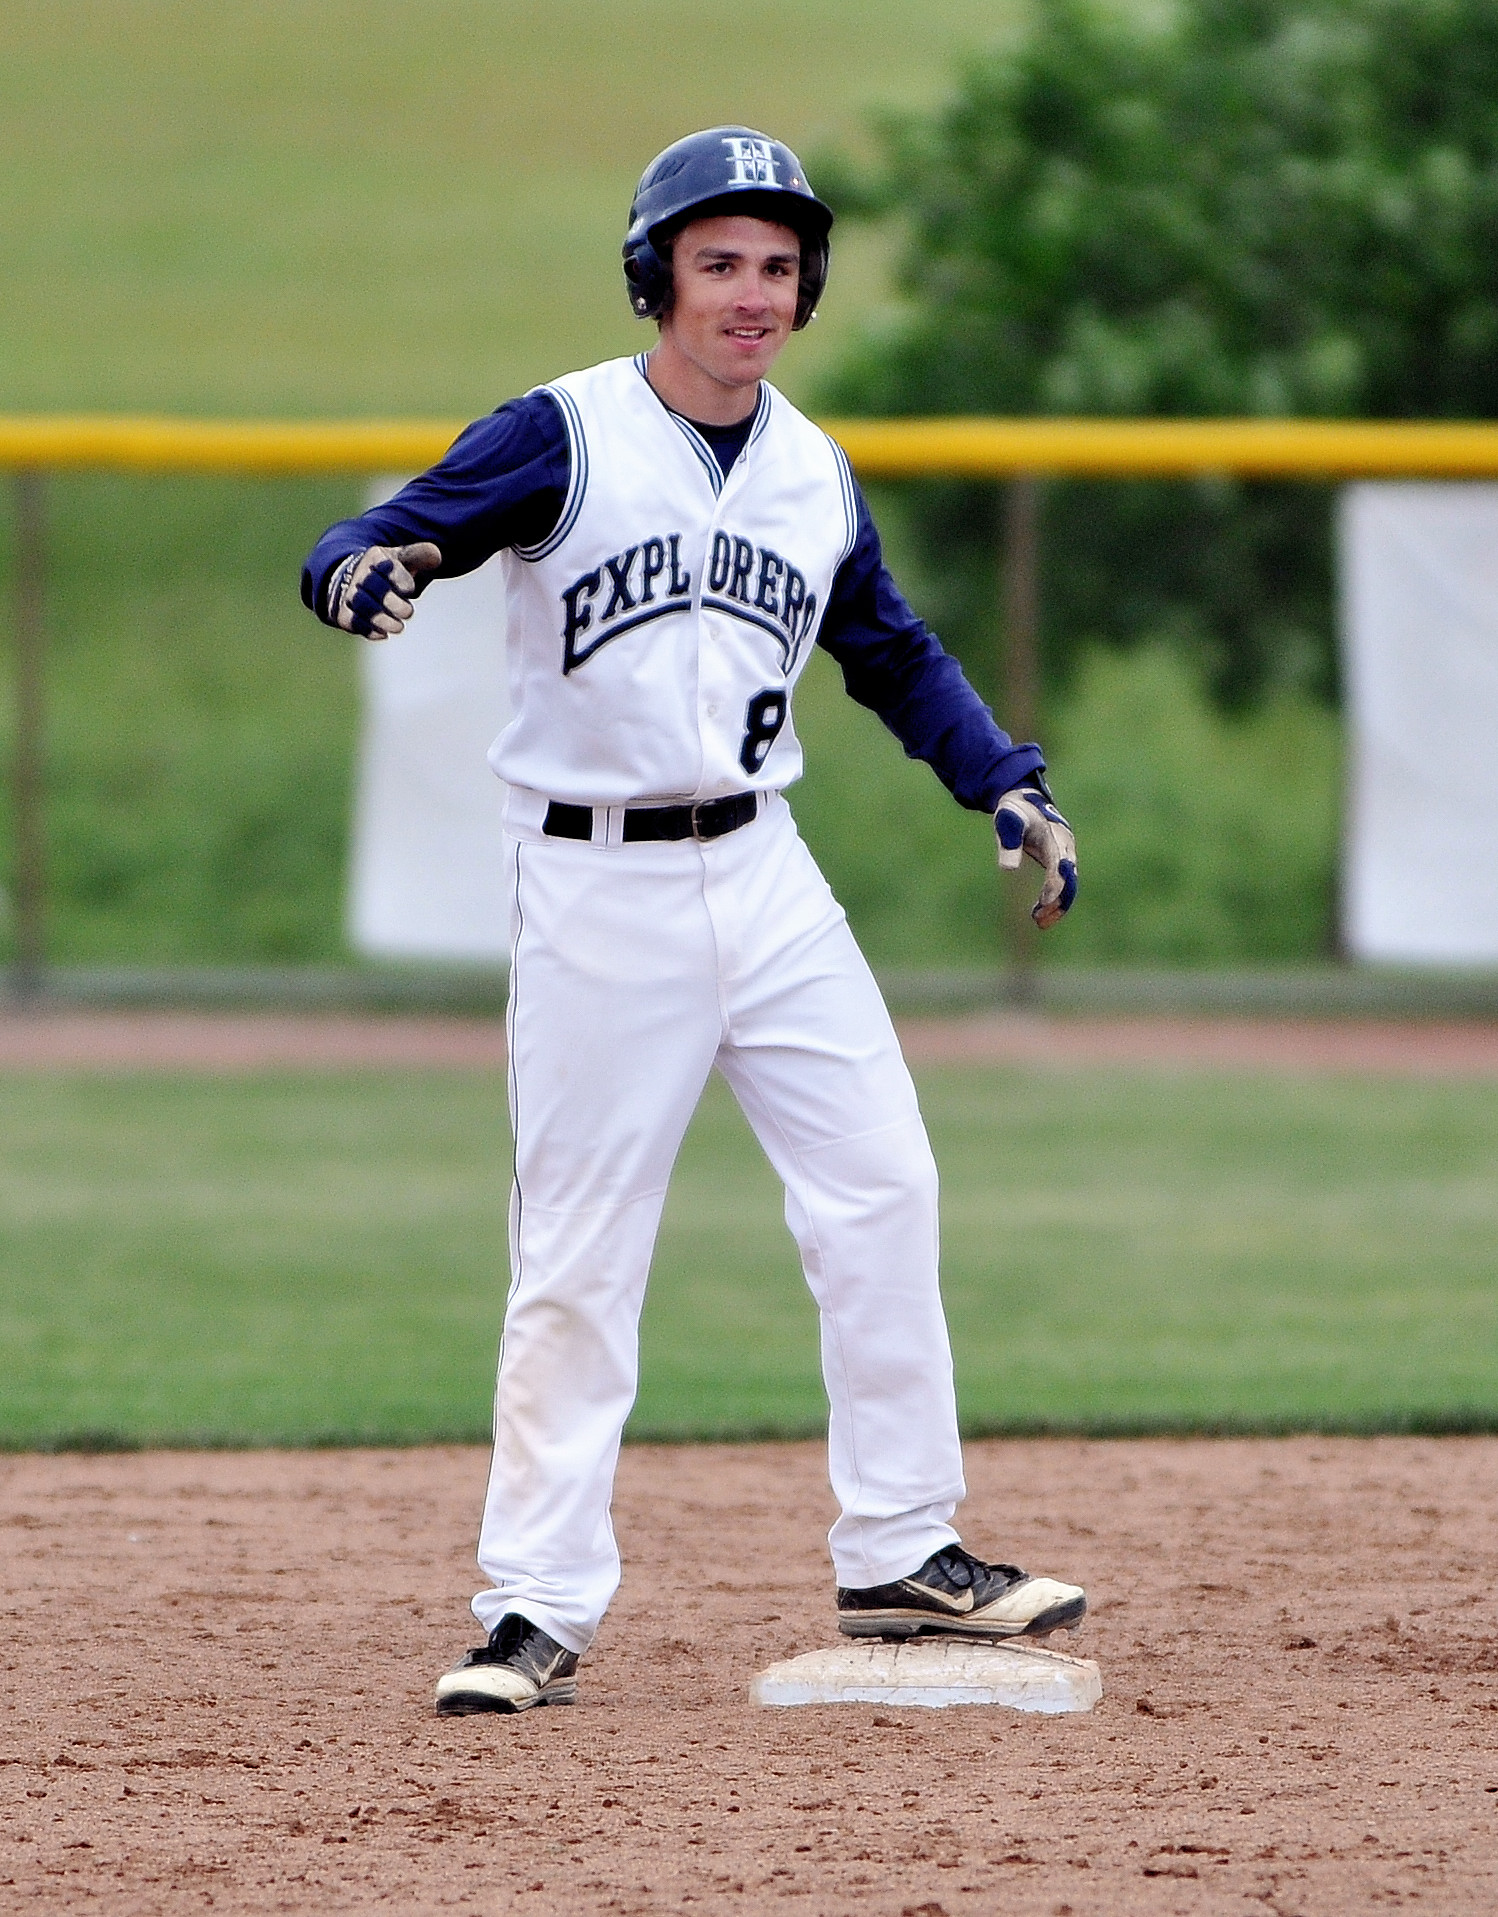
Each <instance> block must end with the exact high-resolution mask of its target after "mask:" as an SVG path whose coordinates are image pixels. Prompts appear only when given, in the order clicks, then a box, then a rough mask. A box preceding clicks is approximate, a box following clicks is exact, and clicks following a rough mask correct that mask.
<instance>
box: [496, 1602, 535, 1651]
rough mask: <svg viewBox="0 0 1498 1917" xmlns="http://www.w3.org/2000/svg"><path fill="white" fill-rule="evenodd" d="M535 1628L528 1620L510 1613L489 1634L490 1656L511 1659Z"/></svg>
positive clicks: (515, 1613)
mask: <svg viewBox="0 0 1498 1917" xmlns="http://www.w3.org/2000/svg"><path fill="white" fill-rule="evenodd" d="M535 1628H536V1627H535V1626H534V1625H533V1624H532V1623H531V1621H530V1619H529V1618H523V1617H521V1616H520V1615H519V1614H518V1613H517V1612H514V1611H511V1612H510V1614H509V1615H508V1616H507V1617H502V1618H501V1619H500V1620H499V1622H498V1624H496V1625H495V1627H494V1629H493V1630H492V1631H491V1632H490V1633H489V1652H490V1655H491V1656H492V1657H497V1658H508V1657H513V1656H514V1654H515V1652H516V1651H518V1650H519V1649H520V1647H521V1645H522V1644H524V1642H525V1640H526V1639H527V1638H528V1637H529V1636H530V1634H531V1632H532V1631H533V1630H534V1629H535Z"/></svg>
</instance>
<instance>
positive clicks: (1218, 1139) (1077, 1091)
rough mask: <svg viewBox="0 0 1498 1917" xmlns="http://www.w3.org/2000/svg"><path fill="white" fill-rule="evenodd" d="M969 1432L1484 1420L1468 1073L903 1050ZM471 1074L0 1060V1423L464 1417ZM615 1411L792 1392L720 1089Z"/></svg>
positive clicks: (480, 1303)
mask: <svg viewBox="0 0 1498 1917" xmlns="http://www.w3.org/2000/svg"><path fill="white" fill-rule="evenodd" d="M922 1094H923V1100H924V1104H925V1108H926V1111H927V1115H928V1118H929V1120H930V1123H931V1128H932V1133H933V1138H934V1141H935V1144H936V1148H937V1156H938V1159H939V1161H940V1163H941V1166H942V1172H943V1180H944V1206H945V1229H946V1259H945V1271H946V1278H945V1284H946V1294H947V1300H948V1306H949V1310H950V1315H951V1320H952V1327H953V1333H954V1340H955V1345H956V1350H957V1355H958V1376H959V1388H960V1395H961V1404H962V1411H963V1416H964V1419H965V1421H966V1424H967V1426H968V1428H969V1429H972V1430H996V1429H1034V1428H1062V1429H1067V1428H1070V1429H1090V1430H1098V1429H1101V1430H1107V1429H1146V1430H1148V1429H1175V1428H1183V1427H1195V1428H1212V1429H1216V1428H1285V1427H1338V1428H1351V1429H1365V1428H1366V1429H1372V1428H1409V1427H1419V1428H1434V1429H1439V1428H1453V1427H1462V1426H1470V1425H1483V1426H1487V1427H1490V1428H1491V1427H1498V1293H1495V1290H1494V1287H1493V1285H1492V1280H1491V1273H1492V1245H1493V1243H1494V1241H1495V1236H1498V1179H1495V1178H1494V1176H1493V1172H1494V1161H1495V1156H1498V1101H1495V1099H1494V1097H1493V1094H1492V1091H1491V1088H1490V1087H1488V1086H1485V1085H1481V1084H1471V1085H1464V1084H1436V1083H1430V1084H1420V1083H1410V1082H1383V1083H1375V1082H1369V1081H1360V1082H1358V1083H1356V1084H1348V1083H1341V1082H1337V1081H1331V1080H1290V1079H1282V1078H1269V1077H1233V1078H1218V1077H1213V1076H1209V1075H1197V1074H1181V1075H1174V1076H1172V1075H1154V1076H1151V1075H1141V1074H1125V1073H1113V1072H1108V1073H1102V1072H1081V1071H1079V1072H1074V1073H1073V1072H1068V1073H1056V1074H1041V1073H1006V1074H1003V1075H997V1074H994V1073H991V1072H979V1071H961V1070H948V1071H935V1072H928V1073H926V1074H924V1075H923V1078H922ZM506 1151H507V1142H506V1135H505V1120H504V1101H503V1091H502V1087H501V1085H500V1084H499V1083H498V1082H496V1081H494V1080H490V1079H485V1078H481V1077H476V1076H458V1075H449V1074H440V1073H429V1074H421V1073H416V1074H410V1075H395V1074H389V1075H382V1074H357V1075H352V1076H347V1077H329V1078H323V1077H316V1078H314V1077H289V1078H247V1079H243V1080H212V1079H202V1078H195V1079H181V1080H174V1079H167V1078H138V1079H131V1078H123V1079H97V1080H93V1079H78V1078H42V1077H16V1078H11V1079H9V1080H7V1081H6V1082H5V1083H4V1085H3V1086H0V1220H3V1224H0V1371H3V1375H4V1378H5V1389H4V1392H3V1394H0V1443H4V1444H6V1445H11V1446H37V1445H50V1444H58V1443H68V1442H79V1441H80V1440H81V1441H87V1442H100V1441H103V1440H108V1441H115V1442H119V1441H124V1442H139V1443H145V1442H163V1441H164V1442H171V1443H191V1442H199V1441H206V1442H211V1443H219V1444H228V1443H249V1442H255V1443H259V1442H269V1443H279V1444H300V1443H309V1442H311V1443H316V1442H323V1441H333V1442H348V1441H371V1442H373V1441H381V1442H383V1441H391V1442H398V1443H405V1442H415V1441H419V1440H422V1439H429V1438H481V1437H483V1436H484V1434H485V1431H486V1427H487V1422H488V1413H489V1400H490V1394H491V1389H492V1369H493V1360H494V1353H495V1346H496V1341H497V1335H498V1326H499V1317H500V1311H501V1305H502V1299H503V1293H504V1284H505V1280H504V1275H503V1274H504V1260H503V1240H504V1207H505V1199H506V1181H507V1166H506ZM643 1377H644V1382H643V1386H642V1390H641V1396H640V1403H639V1407H638V1412H637V1415H636V1418H635V1422H634V1426H633V1430H634V1434H635V1435H636V1436H656V1437H679V1438H684V1437H693V1436H708V1435H725V1434H746V1433H747V1434H768V1433H795V1432H806V1431H810V1430H814V1429H816V1428H817V1426H818V1425H819V1422H820V1420H821V1417H822V1403H821V1393H820V1386H819V1383H818V1377H817V1367H816V1338H815V1324H814V1318H813V1313H812V1310H811V1307H810V1305H809V1303H808V1301H807V1300H806V1297H805V1295H804V1292H803V1289H802V1286H801V1281H800V1277H799V1273H798V1272H797V1270H796V1267H795V1261H794V1257H793V1254H792V1252H791V1248H790V1245H789V1240H788V1239H787V1237H786V1235H785V1232H784V1228H783V1226H782V1224H781V1222H780V1218H779V1195H778V1191H777V1189H776V1187H775V1184H774V1180H773V1178H772V1177H771V1175H770V1173H769V1172H768V1170H767V1169H766V1167H765V1166H764V1164H763V1162H762V1161H761V1160H760V1158H759V1155H758V1152H757V1149H756V1148H755V1146H754V1145H753V1143H752V1141H751V1140H750V1139H749V1137H748V1135H747V1133H746V1131H745V1129H744V1127H743V1124H742V1121H741V1120H740V1119H739V1117H738V1114H737V1112H736V1111H735V1110H734V1108H733V1106H732V1104H731V1102H730V1101H729V1099H728V1097H727V1095H726V1093H725V1092H724V1091H723V1090H722V1088H721V1087H717V1088H715V1089H714V1090H713V1091H712V1092H711V1094H710V1096H709V1097H708V1099H707V1100H706V1102H705V1104H704V1106H703V1109H702V1111H701V1113H700V1114H699V1117H698V1120H697V1122H696V1123H695V1125H694V1127H693V1129H692V1132H691V1134H690V1136H689V1138H688V1141H687V1145H686V1148H685V1151H684V1153H683V1157H682V1162H681V1165H680V1167H679V1170H678V1174H677V1178H676V1182H675V1185H674V1187H673V1191H672V1195H671V1199H670V1203H669V1207H668V1212H667V1219H666V1224H665V1228H664V1231H663V1235H662V1241H661V1247H660V1253H659V1257H658V1260H657V1266H656V1271H655V1275H654V1279H653V1283H652V1288H651V1294H650V1300H649V1304H648V1307H647V1312H646V1320H645V1331H644V1372H643Z"/></svg>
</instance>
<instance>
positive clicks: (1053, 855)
mask: <svg viewBox="0 0 1498 1917" xmlns="http://www.w3.org/2000/svg"><path fill="white" fill-rule="evenodd" d="M993 823H994V830H995V831H996V832H997V833H998V835H999V870H1000V871H1001V872H1017V871H1018V870H1019V867H1020V861H1021V859H1022V858H1025V857H1026V856H1028V857H1029V858H1032V859H1034V861H1035V863H1036V864H1037V865H1043V866H1044V867H1045V883H1044V884H1043V885H1042V886H1041V888H1040V898H1039V901H1038V902H1037V904H1036V905H1035V908H1034V910H1033V911H1032V912H1031V914H1030V916H1031V918H1032V919H1034V921H1035V923H1036V924H1037V925H1038V926H1039V927H1040V929H1041V931H1042V932H1045V931H1048V930H1049V929H1050V927H1051V926H1053V925H1054V924H1055V923H1056V921H1057V920H1058V919H1060V918H1061V917H1062V916H1063V914H1065V913H1067V912H1069V911H1070V910H1071V905H1072V900H1073V899H1074V898H1075V897H1076V896H1077V842H1076V840H1075V839H1074V838H1073V837H1072V829H1071V827H1070V826H1069V825H1068V824H1067V823H1066V820H1065V819H1063V818H1062V816H1061V814H1060V813H1059V812H1058V811H1057V810H1056V806H1055V802H1054V800H1053V799H1052V798H1051V795H1050V793H1049V792H1048V791H1047V790H1046V787H1045V781H1044V780H1043V779H1041V778H1040V777H1039V776H1038V775H1036V774H1033V773H1032V774H1031V776H1030V777H1029V778H1028V779H1025V780H1023V781H1021V783H1020V784H1019V785H1017V786H1015V788H1014V789H1013V791H1012V792H1006V793H1005V794H1004V796H1003V798H1002V799H1001V800H1000V801H999V809H998V811H997V812H996V813H995V814H994V819H993Z"/></svg>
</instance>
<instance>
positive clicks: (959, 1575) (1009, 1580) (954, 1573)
mask: <svg viewBox="0 0 1498 1917" xmlns="http://www.w3.org/2000/svg"><path fill="white" fill-rule="evenodd" d="M935 1561H936V1563H937V1564H938V1565H939V1566H940V1568H941V1571H942V1573H943V1575H944V1576H945V1577H947V1578H948V1579H949V1580H950V1581H951V1582H952V1583H953V1584H955V1585H956V1586H957V1588H958V1590H959V1591H961V1590H966V1589H967V1588H968V1587H969V1586H973V1585H979V1584H983V1583H985V1582H986V1581H987V1580H988V1579H989V1578H991V1577H992V1578H1002V1579H1003V1580H1004V1582H1005V1583H1006V1584H1017V1583H1018V1582H1019V1580H1020V1579H1021V1578H1022V1577H1023V1576H1024V1575H1025V1574H1024V1572H1023V1571H1022V1570H1021V1569H1020V1568H1019V1566H1018V1565H1017V1564H985V1563H984V1562H983V1560H982V1558H976V1557H974V1556H973V1554H972V1552H971V1551H966V1550H964V1549H963V1547H962V1546H961V1545H960V1544H949V1545H947V1547H946V1548H945V1550H941V1551H938V1552H937V1553H936V1559H935Z"/></svg>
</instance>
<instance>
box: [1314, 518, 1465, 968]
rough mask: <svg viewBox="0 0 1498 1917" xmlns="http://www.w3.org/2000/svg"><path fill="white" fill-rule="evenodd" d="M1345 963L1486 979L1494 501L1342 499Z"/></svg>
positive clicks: (1340, 555)
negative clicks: (1433, 968)
mask: <svg viewBox="0 0 1498 1917" xmlns="http://www.w3.org/2000/svg"><path fill="white" fill-rule="evenodd" d="M1338 547H1339V555H1338V556H1339V576H1340V580H1341V602H1342V604H1341V612H1342V643H1343V662H1344V671H1345V679H1346V694H1347V715H1348V737H1349V749H1350V754H1351V763H1350V768H1349V781H1348V814H1347V836H1346V852H1345V859H1346V864H1345V872H1344V883H1343V936H1344V940H1345V943H1346V945H1347V948H1348V950H1349V952H1350V953H1351V954H1352V956H1353V957H1355V958H1360V959H1369V960H1382V961H1384V962H1401V963H1405V964H1431V965H1436V964H1441V965H1463V964H1465V965H1487V964H1495V963H1498V485H1488V484H1473V483H1461V484H1443V483H1432V482H1399V483H1387V482H1382V481H1380V482H1378V483H1368V484H1361V485H1356V486H1349V487H1348V488H1347V489H1346V490H1345V492H1344V493H1343V495H1342V499H1341V506H1340V514H1339V525H1338Z"/></svg>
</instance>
